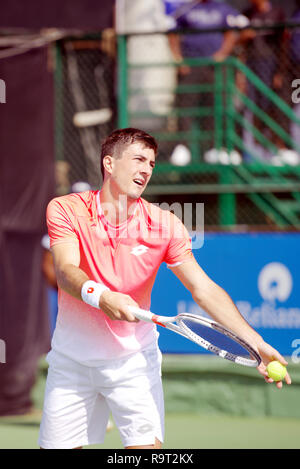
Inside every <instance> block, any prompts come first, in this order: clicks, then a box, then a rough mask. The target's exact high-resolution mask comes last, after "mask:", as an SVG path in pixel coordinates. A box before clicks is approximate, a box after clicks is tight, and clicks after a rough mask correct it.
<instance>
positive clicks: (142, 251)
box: [130, 244, 149, 256]
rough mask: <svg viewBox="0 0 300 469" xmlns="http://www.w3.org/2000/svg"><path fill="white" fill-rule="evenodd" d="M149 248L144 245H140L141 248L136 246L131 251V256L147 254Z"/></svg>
mask: <svg viewBox="0 0 300 469" xmlns="http://www.w3.org/2000/svg"><path fill="white" fill-rule="evenodd" d="M148 249H149V248H148V247H147V246H144V245H143V244H140V245H139V246H136V247H135V248H133V249H132V250H131V251H130V254H133V255H134V256H140V255H141V254H145V252H147V251H148Z"/></svg>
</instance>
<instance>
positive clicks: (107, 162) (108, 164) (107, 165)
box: [103, 155, 114, 174]
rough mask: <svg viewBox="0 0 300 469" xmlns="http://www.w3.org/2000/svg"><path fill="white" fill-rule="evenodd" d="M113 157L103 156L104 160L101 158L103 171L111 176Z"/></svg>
mask: <svg viewBox="0 0 300 469" xmlns="http://www.w3.org/2000/svg"><path fill="white" fill-rule="evenodd" d="M113 160H114V159H113V157H112V156H110V155H105V156H104V158H103V166H104V169H105V170H106V171H107V172H108V173H109V174H111V173H112V170H113V164H114V161H113Z"/></svg>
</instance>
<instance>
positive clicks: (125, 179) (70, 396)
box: [39, 128, 291, 449]
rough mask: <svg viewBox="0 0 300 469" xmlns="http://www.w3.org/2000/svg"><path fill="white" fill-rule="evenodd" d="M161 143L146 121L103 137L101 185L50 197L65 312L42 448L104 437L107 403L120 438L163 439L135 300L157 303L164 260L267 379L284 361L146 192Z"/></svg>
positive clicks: (148, 345)
mask: <svg viewBox="0 0 300 469" xmlns="http://www.w3.org/2000/svg"><path fill="white" fill-rule="evenodd" d="M156 153H157V143H156V141H155V140H154V139H153V137H151V136H150V135H148V134H146V133H145V132H143V131H141V130H138V129H130V128H129V129H121V130H116V131H114V132H113V133H112V134H111V135H110V136H109V137H108V138H107V139H106V140H105V142H104V143H103V145H102V150H101V169H102V173H103V179H104V182H103V186H102V189H101V191H87V192H83V193H79V194H69V195H67V196H63V197H58V198H56V199H54V200H52V201H51V202H50V204H49V206H48V209H47V223H48V230H49V236H50V240H51V249H52V252H53V256H54V263H55V268H56V275H57V282H58V286H59V312H58V319H57V325H56V329H55V332H54V335H53V339H52V347H51V351H50V353H49V354H48V362H49V371H48V378H47V385H46V390H45V401H44V411H43V418H42V422H41V429H40V438H39V443H40V446H41V447H42V448H56V449H59V448H65V449H67V448H77V447H82V446H83V445H88V444H95V443H102V442H103V439H104V435H105V430H106V424H107V420H108V417H109V413H110V412H111V413H112V415H113V418H114V421H115V423H116V425H117V427H118V429H119V431H120V435H121V439H122V442H123V445H124V447H125V448H138V449H141V448H160V447H161V444H162V442H163V435H164V404H163V392H162V383H161V353H160V351H159V349H158V345H157V336H158V334H157V331H156V327H155V326H154V325H152V324H149V323H146V322H143V321H138V320H136V318H135V317H134V316H133V314H132V313H131V312H130V308H129V306H139V307H141V308H143V309H150V301H151V290H152V287H153V284H154V281H155V277H156V274H157V271H158V269H159V267H160V265H161V263H162V262H166V264H167V265H168V266H169V268H170V269H171V270H172V272H173V273H174V274H175V275H176V276H177V277H178V278H179V280H180V281H181V282H182V283H183V284H184V285H185V286H186V288H187V289H188V290H189V291H190V292H191V294H192V297H193V299H194V300H195V302H196V303H198V304H199V305H200V306H201V307H202V308H203V309H205V310H206V311H207V312H208V313H209V314H210V315H211V316H212V317H213V318H214V319H215V320H217V321H219V322H220V323H222V324H223V325H224V326H226V327H228V328H230V329H231V330H233V331H234V332H236V333H237V334H238V335H239V336H241V337H243V338H244V339H245V340H247V341H248V342H249V343H250V344H251V345H252V346H253V347H254V348H255V349H256V350H257V351H258V352H259V353H260V355H261V356H262V358H263V362H262V364H261V365H260V366H259V367H258V371H259V372H260V373H261V374H262V375H263V376H264V378H265V379H266V381H270V380H269V379H268V378H267V373H266V365H267V364H268V362H270V361H271V360H274V359H277V360H279V361H280V362H282V363H283V364H286V362H285V360H284V359H283V357H282V356H281V355H280V354H279V353H278V352H277V351H276V350H274V349H273V348H272V347H271V346H270V345H268V344H266V343H265V342H264V341H263V339H262V338H261V337H260V336H259V335H258V334H257V333H256V332H255V331H254V330H253V329H252V328H251V327H250V326H249V325H248V323H247V322H246V321H245V320H244V319H243V317H242V316H241V315H240V313H239V311H238V310H237V309H236V307H235V305H234V304H233V302H232V300H231V299H230V298H229V296H228V295H227V293H225V292H224V290H223V289H222V288H220V287H219V286H218V285H216V284H215V283H214V282H213V281H212V280H211V279H210V278H209V277H208V276H207V275H206V274H205V273H204V272H203V270H202V269H201V268H200V266H199V265H198V263H197V262H196V260H195V258H194V256H193V254H192V250H191V242H190V238H189V234H188V232H187V230H186V229H185V227H184V225H183V224H182V222H181V221H180V220H179V219H178V218H177V217H176V216H175V215H174V214H172V213H171V212H168V211H165V210H161V209H160V208H158V207H157V206H155V205H153V204H150V203H148V202H146V200H144V199H142V198H141V195H142V193H143V191H144V190H145V188H146V186H147V184H148V182H149V180H150V177H151V175H152V171H153V169H154V166H155V158H156ZM162 292H163V286H162ZM286 382H287V383H288V384H290V382H291V380H290V377H289V375H288V374H287V376H286ZM277 386H278V387H282V382H279V383H277Z"/></svg>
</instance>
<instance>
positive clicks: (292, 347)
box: [151, 233, 300, 356]
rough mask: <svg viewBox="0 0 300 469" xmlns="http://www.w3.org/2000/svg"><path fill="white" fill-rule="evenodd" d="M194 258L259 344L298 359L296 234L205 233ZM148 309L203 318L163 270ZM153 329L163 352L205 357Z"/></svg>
mask: <svg viewBox="0 0 300 469" xmlns="http://www.w3.org/2000/svg"><path fill="white" fill-rule="evenodd" d="M194 256H195V258H196V260H197V261H198V263H199V265H200V266H201V267H202V268H203V269H204V271H205V272H206V273H207V275H209V277H210V278H212V280H214V281H215V282H216V283H217V284H218V285H220V286H221V287H222V288H224V290H226V291H227V293H228V294H229V295H230V296H231V298H232V299H233V301H234V303H235V304H236V305H237V307H238V309H239V311H240V312H241V314H242V315H243V316H244V317H245V319H246V320H247V321H248V322H249V323H250V325H251V326H252V327H253V328H254V329H256V330H257V331H258V333H259V334H261V335H262V337H263V338H264V340H266V341H267V342H268V343H270V344H271V345H272V346H273V347H275V348H276V349H277V350H278V351H279V352H280V353H281V354H283V355H287V356H291V355H295V356H297V355H300V288H299V284H300V282H299V281H300V235H299V234H297V233H288V234H287V233H284V234H277V233H276V234H269V233H268V234H262V233H257V234H256V233H251V234H224V233H218V234H206V235H205V239H204V244H203V247H202V248H201V249H196V250H195V251H194ZM151 309H152V311H153V312H155V313H156V314H160V315H170V316H174V315H176V314H177V313H179V312H189V313H198V314H203V313H204V312H203V311H202V310H201V309H200V307H199V306H198V305H197V304H196V303H195V302H194V301H193V299H192V297H191V294H190V292H189V291H188V290H187V289H186V288H185V287H184V286H183V285H182V284H181V282H180V281H179V280H178V279H177V277H175V276H174V275H173V274H172V272H171V271H170V270H169V269H168V268H167V267H166V266H165V265H163V266H161V268H160V270H159V272H158V276H157V278H156V282H155V285H154V288H153V293H152V305H151ZM205 315H206V314H205ZM158 330H159V332H160V339H159V344H160V347H161V350H162V351H163V352H164V353H205V351H204V350H202V349H201V348H200V347H198V346H196V345H195V344H193V343H192V342H190V341H188V340H186V339H184V338H183V337H180V336H178V335H177V334H174V333H172V332H170V331H167V330H162V328H161V327H159V326H158Z"/></svg>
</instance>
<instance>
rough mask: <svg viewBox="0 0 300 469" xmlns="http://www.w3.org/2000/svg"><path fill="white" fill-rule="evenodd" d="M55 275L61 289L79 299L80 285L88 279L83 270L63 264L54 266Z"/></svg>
mask: <svg viewBox="0 0 300 469" xmlns="http://www.w3.org/2000/svg"><path fill="white" fill-rule="evenodd" d="M56 276H57V284H58V286H59V287H60V288H61V289H62V290H64V291H66V292H67V293H69V294H70V295H72V296H74V297H75V298H77V299H78V300H81V289H82V285H83V284H84V283H85V282H86V281H87V280H89V277H88V276H87V274H86V273H85V272H84V271H83V270H81V269H80V268H79V267H77V266H75V265H72V264H65V265H64V266H63V267H60V268H59V267H57V268H56Z"/></svg>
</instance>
